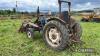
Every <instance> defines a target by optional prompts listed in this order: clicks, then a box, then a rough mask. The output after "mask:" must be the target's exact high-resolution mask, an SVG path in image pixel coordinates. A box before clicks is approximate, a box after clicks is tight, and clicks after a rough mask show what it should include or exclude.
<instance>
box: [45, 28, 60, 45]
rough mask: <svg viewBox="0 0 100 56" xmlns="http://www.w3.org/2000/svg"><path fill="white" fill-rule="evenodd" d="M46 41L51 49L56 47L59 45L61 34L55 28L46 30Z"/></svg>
mask: <svg viewBox="0 0 100 56" xmlns="http://www.w3.org/2000/svg"><path fill="white" fill-rule="evenodd" d="M45 37H46V40H47V42H48V43H49V45H50V46H52V47H58V46H59V45H60V43H61V32H60V31H59V30H58V29H57V28H56V27H50V28H48V29H47V30H46V34H45Z"/></svg>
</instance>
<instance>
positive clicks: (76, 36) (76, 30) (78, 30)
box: [71, 22, 82, 42]
mask: <svg viewBox="0 0 100 56" xmlns="http://www.w3.org/2000/svg"><path fill="white" fill-rule="evenodd" d="M72 29H73V36H72V37H71V38H72V41H73V42H80V41H81V40H80V39H81V36H82V27H81V25H80V24H79V23H78V22H76V23H75V25H74V26H73V28H72Z"/></svg>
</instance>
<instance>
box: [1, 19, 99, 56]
mask: <svg viewBox="0 0 100 56" xmlns="http://www.w3.org/2000/svg"><path fill="white" fill-rule="evenodd" d="M20 25H21V20H10V19H7V20H0V56H100V43H99V42H100V23H94V22H88V23H86V22H81V25H82V28H83V35H82V37H81V39H82V41H83V42H84V44H82V45H81V47H79V45H78V44H77V45H75V47H77V48H76V49H79V48H94V49H95V53H81V52H77V51H71V50H70V48H68V49H66V50H64V51H54V50H51V49H49V48H48V47H47V46H46V45H45V44H44V41H43V40H42V37H41V35H40V34H38V32H36V33H35V35H36V36H35V38H34V39H33V40H32V39H28V38H27V36H26V34H25V33H18V29H19V27H20ZM76 49H74V50H76Z"/></svg>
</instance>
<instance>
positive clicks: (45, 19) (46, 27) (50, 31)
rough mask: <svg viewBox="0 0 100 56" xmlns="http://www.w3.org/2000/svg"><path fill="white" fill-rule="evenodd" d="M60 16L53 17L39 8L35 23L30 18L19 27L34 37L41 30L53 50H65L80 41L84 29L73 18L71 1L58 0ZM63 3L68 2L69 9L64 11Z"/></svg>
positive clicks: (45, 40)
mask: <svg viewBox="0 0 100 56" xmlns="http://www.w3.org/2000/svg"><path fill="white" fill-rule="evenodd" d="M58 4H59V16H58V17H53V16H50V15H49V14H46V15H44V14H43V13H41V12H40V10H39V7H38V9H37V20H36V21H35V22H34V23H33V22H31V21H30V20H28V21H24V22H23V23H22V25H21V28H20V29H19V31H20V32H26V33H27V36H28V37H29V38H34V32H35V31H39V32H40V33H41V35H42V36H43V40H44V42H45V44H46V45H47V46H48V47H49V48H51V49H53V50H64V49H65V48H66V47H67V46H69V45H70V44H71V43H74V42H80V41H81V40H80V37H81V35H82V29H81V26H80V24H79V23H78V22H77V21H75V19H73V18H71V13H70V7H71V2H70V1H65V0H58ZM62 4H67V5H68V6H64V7H67V8H68V10H67V9H66V10H65V11H62V9H63V8H62Z"/></svg>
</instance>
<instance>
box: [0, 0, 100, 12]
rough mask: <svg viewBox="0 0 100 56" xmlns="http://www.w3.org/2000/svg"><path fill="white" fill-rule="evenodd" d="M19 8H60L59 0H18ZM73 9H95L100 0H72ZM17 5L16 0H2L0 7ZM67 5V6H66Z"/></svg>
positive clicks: (55, 9)
mask: <svg viewBox="0 0 100 56" xmlns="http://www.w3.org/2000/svg"><path fill="white" fill-rule="evenodd" d="M17 1H18V8H19V10H21V11H25V10H26V11H36V9H37V6H40V9H42V10H48V9H51V10H52V11H57V10H58V3H57V0H17ZM71 2H72V10H84V9H93V8H95V7H99V6H97V5H100V3H99V2H100V0H71ZM15 6H16V0H1V1H0V9H2V8H4V9H6V8H14V7H15ZM64 7H65V6H64Z"/></svg>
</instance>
